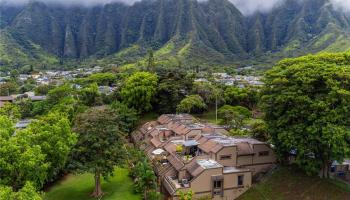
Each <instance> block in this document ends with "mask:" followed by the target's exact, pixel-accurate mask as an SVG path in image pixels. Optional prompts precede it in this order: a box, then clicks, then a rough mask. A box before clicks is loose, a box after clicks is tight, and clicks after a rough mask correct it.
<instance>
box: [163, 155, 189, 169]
mask: <svg viewBox="0 0 350 200" xmlns="http://www.w3.org/2000/svg"><path fill="white" fill-rule="evenodd" d="M167 159H168V161H169V163H170V164H171V165H172V166H173V167H174V168H175V169H176V170H180V169H181V168H182V167H184V166H185V165H184V164H183V162H182V161H181V160H180V159H179V158H177V157H176V156H175V155H173V154H170V155H169V156H168V157H167Z"/></svg>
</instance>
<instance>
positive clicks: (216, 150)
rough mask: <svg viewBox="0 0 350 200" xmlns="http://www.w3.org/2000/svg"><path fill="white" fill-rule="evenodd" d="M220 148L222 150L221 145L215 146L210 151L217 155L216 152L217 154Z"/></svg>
mask: <svg viewBox="0 0 350 200" xmlns="http://www.w3.org/2000/svg"><path fill="white" fill-rule="evenodd" d="M222 148H223V146H222V145H220V144H216V145H215V146H214V147H213V148H212V149H211V152H213V153H217V152H219V151H220V150H221V149H222Z"/></svg>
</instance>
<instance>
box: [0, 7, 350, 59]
mask: <svg viewBox="0 0 350 200" xmlns="http://www.w3.org/2000/svg"><path fill="white" fill-rule="evenodd" d="M349 27H350V17H349V16H348V15H346V14H344V13H342V12H340V11H337V10H334V9H333V7H332V6H331V5H330V4H329V3H328V0H304V1H302V3H301V2H300V1H295V0H287V1H286V3H285V4H283V5H281V6H279V7H276V8H275V9H273V10H272V11H271V12H269V13H256V14H254V15H251V16H244V15H242V13H241V12H240V11H239V10H238V9H237V8H236V7H235V6H234V5H233V4H232V3H230V2H229V1H228V0H208V1H205V2H203V1H201V2H197V1H196V0H143V1H141V2H138V3H135V4H134V5H131V6H128V5H124V4H121V3H112V4H106V5H104V6H95V7H77V6H75V7H74V6H71V7H67V6H66V7H65V6H59V5H46V4H44V3H41V2H31V3H29V4H27V5H25V6H21V7H13V6H8V5H0V28H1V30H0V31H1V32H0V33H1V36H2V38H0V54H3V57H4V58H7V59H8V61H6V60H5V61H4V60H2V62H3V64H4V63H5V64H6V62H13V59H12V58H11V56H13V52H12V53H11V51H10V50H7V49H6V47H8V46H14V48H17V49H18V51H19V52H21V53H19V55H21V54H23V56H27V57H28V58H31V59H38V58H40V57H42V56H41V55H42V54H50V55H54V56H56V57H57V58H74V59H77V58H86V57H90V56H94V57H104V56H107V55H110V54H114V53H117V52H120V51H122V50H125V49H126V48H128V47H131V46H133V45H138V46H140V47H143V48H153V49H156V50H157V49H162V48H163V49H164V48H165V49H166V50H163V51H162V52H163V54H169V55H177V56H181V57H183V58H184V59H191V58H193V59H194V58H202V57H206V58H207V57H208V56H209V57H211V58H213V59H214V60H217V61H218V62H220V60H225V61H232V60H243V59H247V58H250V57H252V56H255V57H258V56H262V55H266V54H285V55H294V54H295V55H297V54H300V53H305V52H318V51H322V50H329V51H343V50H347V48H348V45H350V39H349V38H350V36H349V34H348V29H349ZM9 51H10V52H9ZM18 51H15V52H17V53H18ZM164 51H166V52H165V53H164ZM36 57H37V58H36ZM0 59H1V58H0Z"/></svg>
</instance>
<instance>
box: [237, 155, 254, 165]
mask: <svg viewBox="0 0 350 200" xmlns="http://www.w3.org/2000/svg"><path fill="white" fill-rule="evenodd" d="M252 164H253V156H252V155H248V156H238V157H237V166H242V165H243V166H244V165H252Z"/></svg>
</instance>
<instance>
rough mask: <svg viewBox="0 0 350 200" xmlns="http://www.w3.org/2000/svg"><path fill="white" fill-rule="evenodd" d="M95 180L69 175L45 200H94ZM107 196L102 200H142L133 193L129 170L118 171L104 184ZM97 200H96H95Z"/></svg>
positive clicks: (53, 188)
mask: <svg viewBox="0 0 350 200" xmlns="http://www.w3.org/2000/svg"><path fill="white" fill-rule="evenodd" d="M93 188H94V179H93V175H91V174H83V175H69V176H67V177H66V178H65V179H64V180H62V181H60V182H59V183H57V184H56V185H55V186H53V187H52V188H51V189H50V190H49V191H47V192H46V194H45V195H44V198H43V199H44V200H93V199H94V198H91V197H90V196H89V194H90V193H91V192H92V191H93ZM102 190H103V192H104V193H105V195H104V196H103V197H102V198H101V200H141V197H140V196H139V195H137V194H135V193H134V192H133V186H132V180H131V179H130V178H129V176H128V170H127V169H117V170H116V171H115V174H114V177H111V178H110V180H109V182H106V181H103V182H102ZM94 200H95V199H94Z"/></svg>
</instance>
